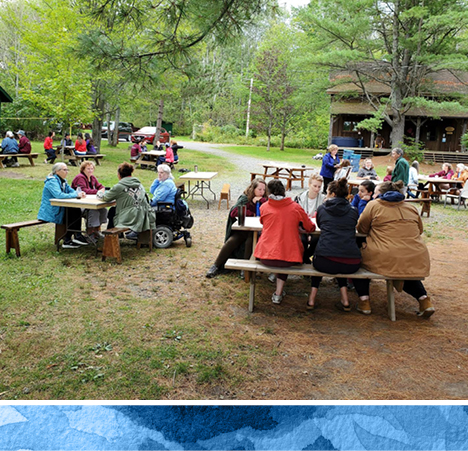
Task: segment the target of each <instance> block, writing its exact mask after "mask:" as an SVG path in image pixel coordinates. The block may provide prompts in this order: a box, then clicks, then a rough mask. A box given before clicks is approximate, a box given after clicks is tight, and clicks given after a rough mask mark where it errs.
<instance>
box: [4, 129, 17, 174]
mask: <svg viewBox="0 0 468 451" xmlns="http://www.w3.org/2000/svg"><path fill="white" fill-rule="evenodd" d="M18 152H19V147H18V143H17V142H16V139H15V135H14V134H13V132H11V131H7V132H6V134H5V138H4V139H3V141H2V150H1V152H0V153H2V154H4V155H5V154H8V155H10V154H11V155H15V154H17V153H18ZM5 165H6V166H10V167H12V168H17V167H19V163H18V159H17V158H16V157H11V158H6V159H5Z"/></svg>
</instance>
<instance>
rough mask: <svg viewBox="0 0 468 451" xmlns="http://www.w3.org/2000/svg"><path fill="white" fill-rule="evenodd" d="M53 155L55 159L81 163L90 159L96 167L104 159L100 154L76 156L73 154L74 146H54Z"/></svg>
mask: <svg viewBox="0 0 468 451" xmlns="http://www.w3.org/2000/svg"><path fill="white" fill-rule="evenodd" d="M54 149H55V155H57V157H60V158H62V160H63V159H64V158H66V159H67V160H68V161H83V160H89V159H90V158H92V159H93V160H94V161H95V162H96V165H97V166H100V165H101V162H100V161H99V160H101V159H102V158H104V157H105V155H103V154H102V153H97V154H86V155H76V154H75V146H61V145H59V146H55V147H54Z"/></svg>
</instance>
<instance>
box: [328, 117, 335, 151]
mask: <svg viewBox="0 0 468 451" xmlns="http://www.w3.org/2000/svg"><path fill="white" fill-rule="evenodd" d="M334 123H335V118H334V117H333V116H332V115H331V114H330V126H329V127H328V146H331V143H332V138H333V124H334Z"/></svg>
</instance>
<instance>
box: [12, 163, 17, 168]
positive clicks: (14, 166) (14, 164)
mask: <svg viewBox="0 0 468 451" xmlns="http://www.w3.org/2000/svg"><path fill="white" fill-rule="evenodd" d="M11 167H12V168H19V163H18V162H16V163H13V164H12V165H11Z"/></svg>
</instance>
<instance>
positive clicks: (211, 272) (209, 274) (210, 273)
mask: <svg viewBox="0 0 468 451" xmlns="http://www.w3.org/2000/svg"><path fill="white" fill-rule="evenodd" d="M218 274H219V268H218V267H217V266H216V265H211V268H210V269H209V270H208V272H207V273H206V277H208V279H212V278H213V277H215V276H217V275H218Z"/></svg>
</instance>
